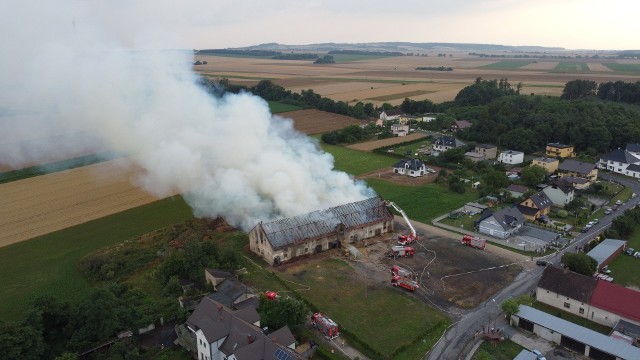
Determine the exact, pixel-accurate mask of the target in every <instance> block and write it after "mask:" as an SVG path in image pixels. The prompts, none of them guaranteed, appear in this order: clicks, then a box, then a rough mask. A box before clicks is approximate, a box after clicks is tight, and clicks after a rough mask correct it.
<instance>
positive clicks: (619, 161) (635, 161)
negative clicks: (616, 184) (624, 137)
mask: <svg viewBox="0 0 640 360" xmlns="http://www.w3.org/2000/svg"><path fill="white" fill-rule="evenodd" d="M638 147H639V146H638V144H627V148H626V149H617V150H613V151H612V152H610V153H607V154H605V155H603V156H602V157H600V159H599V160H598V162H597V165H598V169H602V170H609V171H612V172H615V173H618V174H622V175H627V176H631V177H634V178H637V179H640V153H639V152H637V151H638V150H640V149H637V148H638ZM630 150H631V151H630Z"/></svg>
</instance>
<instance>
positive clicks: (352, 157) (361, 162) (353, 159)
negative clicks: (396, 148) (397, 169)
mask: <svg viewBox="0 0 640 360" xmlns="http://www.w3.org/2000/svg"><path fill="white" fill-rule="evenodd" d="M320 145H321V146H322V149H324V151H326V152H328V153H330V154H331V155H333V157H334V159H335V167H336V169H338V170H341V171H344V172H346V173H349V174H352V175H360V174H364V173H368V172H371V171H374V170H377V169H381V168H384V167H391V166H392V165H393V164H395V163H397V162H398V159H397V158H395V157H391V156H386V155H381V154H375V153H371V152H367V151H359V150H353V149H349V148H346V147H344V146H339V145H327V144H323V143H321V144H320Z"/></svg>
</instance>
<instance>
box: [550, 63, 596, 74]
mask: <svg viewBox="0 0 640 360" xmlns="http://www.w3.org/2000/svg"><path fill="white" fill-rule="evenodd" d="M553 71H554V72H591V69H589V65H587V63H585V62H559V63H558V65H556V67H555V68H553Z"/></svg>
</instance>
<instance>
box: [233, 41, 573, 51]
mask: <svg viewBox="0 0 640 360" xmlns="http://www.w3.org/2000/svg"><path fill="white" fill-rule="evenodd" d="M234 49H237V50H271V51H345V50H351V51H354V50H358V51H376V52H379V51H388V52H402V53H406V52H419V51H434V50H435V51H438V50H443V51H508V52H550V51H564V50H566V49H565V48H561V47H544V46H526V45H524V46H511V45H497V44H470V43H438V42H427V43H412V42H373V43H358V44H346V43H320V44H309V45H286V44H278V43H268V44H260V45H253V46H247V47H243V48H234Z"/></svg>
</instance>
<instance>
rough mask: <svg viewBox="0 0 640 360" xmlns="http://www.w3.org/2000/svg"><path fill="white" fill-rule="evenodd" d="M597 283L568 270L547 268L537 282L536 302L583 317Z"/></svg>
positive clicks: (553, 267)
mask: <svg viewBox="0 0 640 360" xmlns="http://www.w3.org/2000/svg"><path fill="white" fill-rule="evenodd" d="M597 282H598V280H597V279H595V278H592V277H589V276H584V275H582V274H578V273H575V272H573V271H569V269H562V268H559V267H555V266H547V268H546V269H544V272H543V273H542V277H541V278H540V280H538V287H537V289H536V300H537V301H540V302H541V303H544V304H547V305H550V306H553V307H555V308H558V309H562V310H564V311H566V312H570V313H572V314H576V315H578V316H582V317H585V315H586V313H587V311H588V309H589V300H590V299H591V294H592V293H593V291H594V289H595V288H596V283H597Z"/></svg>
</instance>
